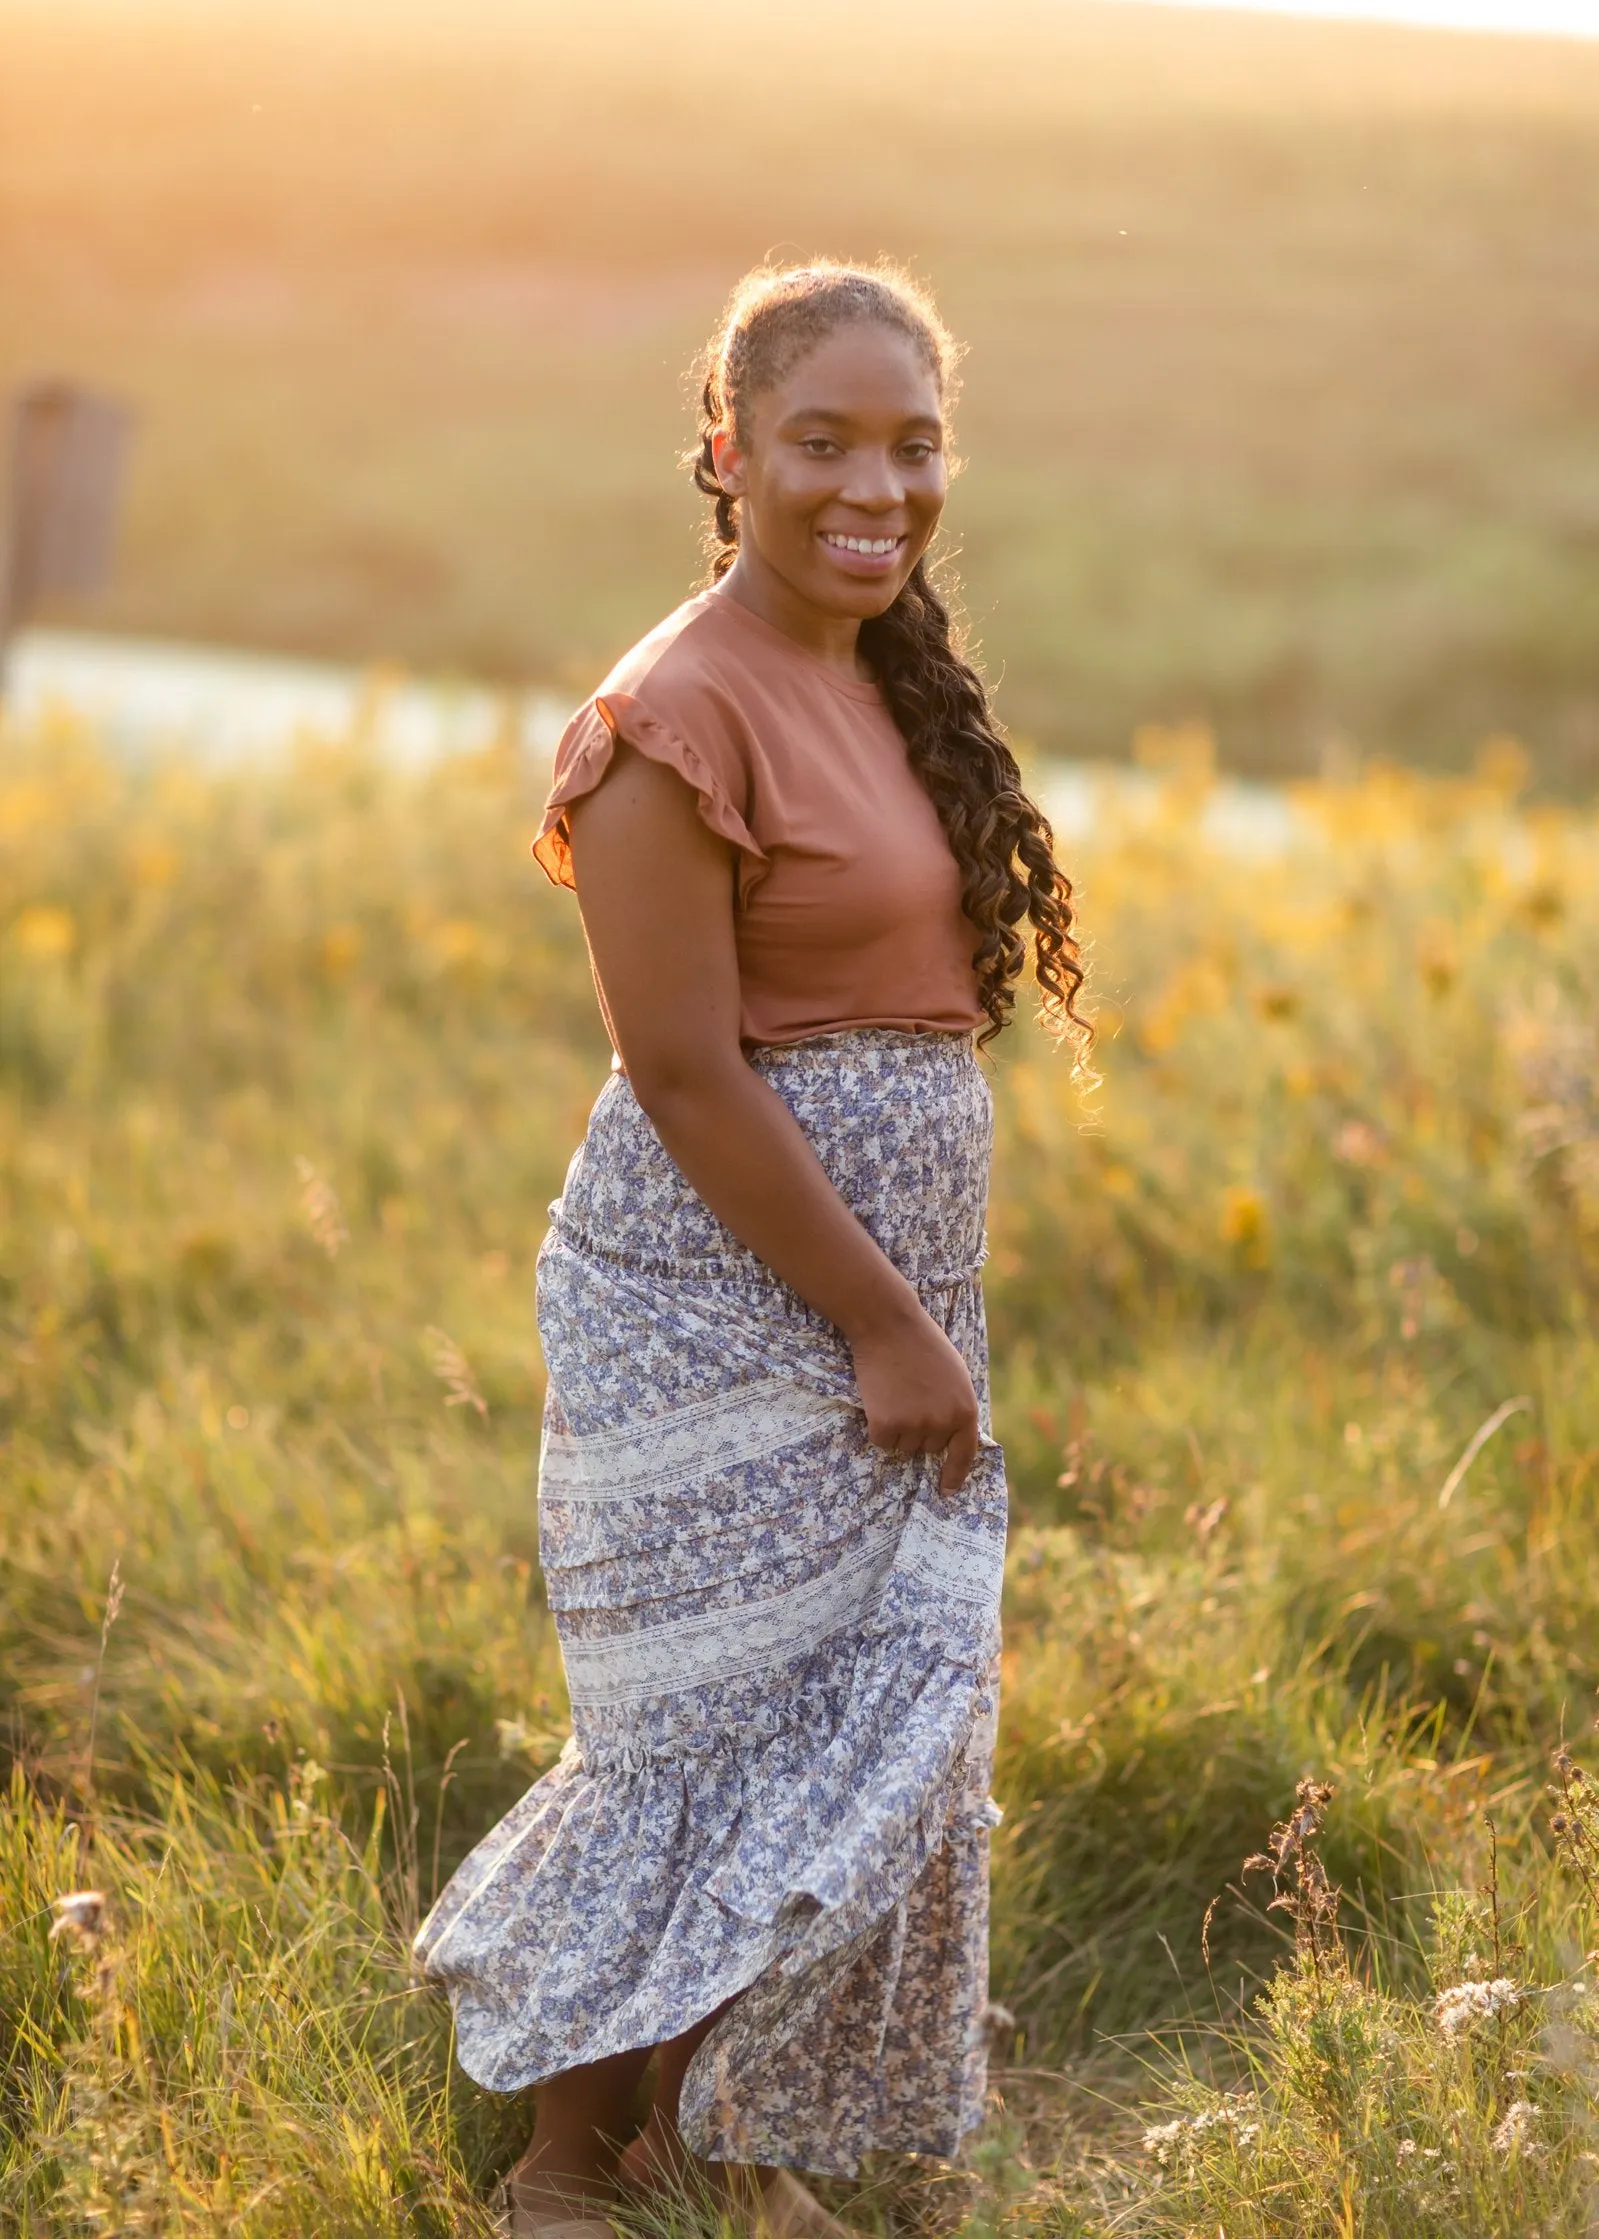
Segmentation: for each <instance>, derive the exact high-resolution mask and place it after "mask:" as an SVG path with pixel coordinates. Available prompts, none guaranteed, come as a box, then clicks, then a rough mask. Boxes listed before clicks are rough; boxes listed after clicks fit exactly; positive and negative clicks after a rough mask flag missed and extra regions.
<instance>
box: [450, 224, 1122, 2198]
mask: <svg viewBox="0 0 1599 2239" xmlns="http://www.w3.org/2000/svg"><path fill="white" fill-rule="evenodd" d="M951 357H952V352H951V348H950V344H949V340H948V337H947V336H946V335H945V333H944V331H943V329H942V327H941V326H940V325H939V323H938V320H937V317H936V314H935V313H934V312H933V310H932V307H931V305H930V304H928V303H927V302H926V301H925V300H924V299H923V298H922V297H920V296H919V295H918V294H917V293H916V292H915V291H914V290H913V289H912V288H911V287H910V285H909V284H908V283H906V282H905V281H903V280H901V279H900V278H898V277H897V276H895V277H890V276H886V275H884V274H882V273H877V272H859V271H854V270H851V269H848V268H840V267H835V266H819V267H812V268H807V269H805V270H803V271H799V272H790V273H770V272H763V273H758V274H756V275H754V276H752V278H751V280H750V281H748V282H747V283H746V284H745V286H744V287H743V288H742V289H741V290H740V291H739V293H738V295H737V296H736V297H735V299H734V303H733V307H732V310H731V313H730V315H729V318H728V321H727V324H726V327H725V328H724V330H723V333H722V335H721V336H720V338H719V340H718V342H717V344H716V346H715V348H714V350H713V353H712V361H711V366H710V370H709V374H708V377H707V380H706V384H705V392H704V404H705V417H704V425H703V428H702V433H701V443H700V447H699V449H698V450H697V452H695V453H694V454H693V466H694V472H695V477H696V480H697V481H698V483H699V485H700V487H701V488H702V489H703V490H705V491H706V493H707V495H709V496H711V497H713V498H714V500H715V512H714V540H715V542H714V555H715V556H714V564H713V571H712V572H713V581H712V583H711V585H710V587H709V588H707V589H706V590H704V591H702V592H700V593H699V594H698V596H696V597H694V598H691V599H690V600H689V601H688V602H687V604H686V605H684V606H682V607H680V608H678V610H677V611H676V613H674V614H672V615H670V616H669V617H668V618H667V620H666V621H665V622H663V623H662V624H661V625H660V627H659V628H658V629H656V630H654V631H652V632H651V634H650V635H649V636H648V637H647V638H645V639H644V640H643V642H642V643H641V644H640V645H638V646H636V647H634V649H633V651H632V652H631V653H629V654H628V655H627V656H626V657H625V658H624V659H623V660H622V661H621V662H620V663H619V664H618V666H617V668H616V669H615V670H613V672H612V674H611V676H610V677H609V678H607V680H606V681H605V683H604V684H603V685H602V687H601V689H600V690H599V692H598V693H596V694H595V696H594V698H593V699H592V700H591V701H590V702H589V703H588V704H587V706H586V707H585V708H583V709H582V710H581V711H580V712H579V714H578V715H577V717H576V718H575V719H574V721H573V723H572V725H571V727H570V728H569V730H568V732H567V734H566V736H565V738H564V739H563V741H562V743H561V748H560V751H559V753H558V755H557V759H556V779H555V785H554V789H553V791H552V793H551V795H550V799H549V802H548V804H547V806H546V810H545V815H544V820H543V825H542V829H541V831H540V833H539V837H538V839H537V841H536V843H535V847H536V852H537V854H538V857H539V860H540V861H541V862H542V863H543V865H544V867H545V869H546V870H547V871H548V872H549V873H550V875H551V877H552V878H554V879H556V880H557V881H558V882H559V883H561V884H564V885H569V886H575V887H576V888H577V890H578V894H579V899H580V902H581V906H582V912H583V923H584V930H585V932H586V934H587V936H588V943H589V949H590V954H591V957H592V961H593V965H594V976H595V983H596V986H597V988H598V991H599V997H600V1003H601V1007H602V1009H603V1011H604V1014H605V1018H606V1023H607V1025H608V1027H609V1029H610V1033H611V1038H612V1042H613V1044H614V1046H615V1050H616V1058H615V1061H614V1065H613V1071H612V1076H611V1079H610V1081H609V1082H608V1084H607V1085H606V1087H605V1088H604V1090H603V1091H602V1092H601V1095H600V1097H599V1100H598V1102H597V1103H596V1105H595V1107H594V1111H593V1114H592V1117H591V1119H590V1122H589V1128H588V1132H587V1135H586V1137H585V1139H584V1142H583V1144H582V1145H581V1147H580V1148H579V1150H578V1153H577V1155H576V1157H575V1158H574V1159H573V1161H572V1165H571V1168H570V1169H569V1171H568V1174H567V1178H566V1186H565V1189H564V1191H563V1193H562V1196H561V1199H560V1201H559V1203H558V1204H557V1205H556V1206H555V1207H554V1208H553V1226H552V1228H551V1230H550V1233H549V1236H548V1237H547V1238H546V1240H545V1244H544V1246H543V1249H542V1251H541V1254H540V1258H539V1329H540V1335H541V1338H542V1340H543V1345H544V1350H545V1355H546V1359H547V1364H548V1368H549V1398H548V1403H547V1413H546V1422H545V1442H544V1450H543V1456H542V1460H541V1466H540V1483H539V1502H540V1513H539V1530H540V1553H541V1558H542V1563H543V1568H544V1575H545V1580H546V1585H547V1590H548V1593H549V1598H550V1604H551V1607H552V1609H553V1610H554V1612H555V1618H556V1626H557V1631H558V1634H559V1637H560V1641H561V1648H562V1654H563V1657H564V1660H565V1666H566V1676H567V1683H568V1688H569V1691H570V1694H571V1700H572V1719H573V1736H572V1741H571V1743H570V1744H569V1746H568V1749H567V1751H566V1753H565V1755H564V1756H563V1758H562V1760H561V1762H560V1764H559V1765H557V1767H556V1768H555V1770H554V1771H553V1772H551V1773H550V1774H548V1775H547V1776H546V1778H545V1779H543V1780H542V1781H540V1782H539V1783H538V1784H537V1785H536V1786H535V1787H534V1788H533V1789H531V1790H530V1791H529V1793H528V1795H527V1796H525V1797H524V1798H523V1800H522V1802H521V1803H520V1804H518V1805H517V1807H516V1808H515V1810H514V1811H513V1812H512V1813H511V1814H510V1815H509V1816H508V1817H507V1818H506V1819H505V1820H504V1821H502V1822H501V1824H500V1825H499V1826H498V1827H496V1828H495V1829H493V1831H492V1832H491V1833H490V1834H489V1835H488V1836H487V1837H486V1838H485V1839H484V1840H483V1842H482V1843H480V1844H479V1846H478V1848H477V1849H476V1850H475V1851H474V1852H473V1854H472V1855H471V1857H469V1858H468V1859H467V1860H466V1862H465V1863H464V1865H463V1866H462V1867H461V1869H460V1871H459V1872H458V1873H457V1874H456V1876H455V1878H454V1879H453V1881H452V1882H451V1883H450V1885H449V1887H448V1888H447V1889H446V1890H445V1892H444V1894H443V1896H442V1897H441V1898H440V1900H439V1902H438V1904H437V1905H436V1906H435V1908H434V1911H433V1913H432V1914H431V1916H430V1917H429V1919H428V1920H427V1922H426V1923H425V1924H424V1926H423V1928H422V1931H421V1934H420V1936H419V1938H418V1950H419V1952H420V1954H421V1957H422V1959H423V1961H424V1964H425V1966H426V1968H427V1970H428V1972H429V1974H430V1975H431V1976H432V1977H433V1978H434V1979H435V1980H437V1981H439V1982H441V1983H443V1984H445V1985H446V1986H447V1987H448V1988H449V1989H450V1991H451V1994H452V1996H453V1998H454V2000H455V2007H456V2015H457V2025H458V2027H457V2041H458V2045H459V2050H460V2057H461V2060H462V2064H463V2066H464V2067H465V2068H466V2069H467V2071H468V2072H469V2073H470V2074H471V2075H472V2076H474V2077H475V2078H477V2080H478V2081H479V2082H481V2083H483V2084H485V2085H487V2086H488V2087H490V2088H491V2089H495V2090H514V2089H518V2088H520V2087H521V2086H523V2085H525V2084H528V2083H530V2082H537V2083H539V2084H540V2086H541V2088H540V2091H539V2094H538V2119H537V2125H536V2128H535V2131H534V2136H533V2141H532V2145H531V2147H530V2149H529V2151H528V2154H527V2156H526V2158H525V2159H524V2161H523V2162H522V2164H521V2166H520V2167H519V2169H518V2171H517V2172H516V2175H515V2177H514V2179H513V2185H512V2202H513V2208H512V2214H513V2226H514V2228H515V2230H516V2231H517V2232H518V2233H523V2234H553V2235H554V2239H563V2235H564V2239H584V2234H585V2233H587V2234H589V2235H590V2239H605V2234H606V2231H607V2225H606V2223H605V2221H604V2209H605V2206H606V2204H607V2203H612V2204H614V2203H615V2201H616V2200H617V2198H618V2196H619V2194H621V2195H625V2194H632V2195H634V2196H635V2197H636V2196H640V2195H648V2194H650V2193H652V2192H660V2191H662V2190H668V2191H670V2190H672V2189H676V2188H681V2187H682V2186H683V2185H684V2184H685V2182H687V2181H688V2180H690V2179H692V2180H693V2181H694V2183H695V2184H696V2185H698V2186H709V2187H711V2189H712V2190H713V2191H718V2192H719V2193H720V2196H721V2203H722V2205H723V2206H724V2207H726V2208H731V2210H732V2211H733V2213H734V2214H735V2215H736V2216H737V2217H738V2218H739V2219H741V2220H742V2221H744V2222H746V2223H748V2224H750V2225H751V2226H757V2227H760V2228H762V2229H765V2230H768V2231H777V2232H796V2231H802V2230H808V2231H811V2232H815V2233H822V2232H826V2231H828V2230H833V2231H835V2232H836V2231H837V2230H838V2228H839V2227H838V2226H837V2225H836V2224H835V2223H834V2222H833V2219H832V2218H831V2217H829V2216H828V2215H827V2213H826V2212H825V2211H824V2210H823V2208H822V2207H821V2206H820V2204H819V2203H818V2202H817V2201H816V2200H815V2198H814V2197H813V2196H812V2195H811V2194H810V2193H809V2192H808V2191H806V2189H805V2188H804V2187H803V2186H802V2185H801V2184H800V2183H799V2182H798V2181H797V2179H796V2178H794V2177H793V2176H792V2175H791V2174H790V2172H791V2171H792V2170H794V2169H796V2168H798V2169H809V2170H818V2171H823V2172H827V2173H831V2174H833V2175H840V2176H847V2175H849V2174H852V2173H853V2172H854V2171H855V2169H856V2168H857V2167H858V2165H859V2162H860V2158H861V2156H862V2155H863V2154H864V2153H867V2152H869V2151H873V2150H880V2149H888V2150H892V2151H897V2152H902V2153H928V2154H938V2155H947V2154H950V2153H953V2152H954V2151H955V2150H956V2149H957V2148H958V2146H959V2145H960V2142H961V2140H962V2138H963V2137H964V2136H965V2134H966V2133H967V2131H969V2130H970V2129H971V2127H972V2125H973V2124H974V2123H975V2122H976V2121H977V2120H978V2118H979V2115H980V2113H981V2109H982V2103H983V2078H984V2034H983V2030H984V2023H983V2015H984V2008H985V2001H986V1979H987V1919H988V1912H987V1904H988V1852H987V1829H988V1826H989V1824H990V1823H991V1820H992V1817H993V1810H992V1806H991V1805H990V1803H989V1801H988V1779H989V1766H990V1762H991V1758H992V1752H993V1738H994V1717H995V1685H996V1659H997V1650H998V1606H999V1585H1000V1572H1001V1566H1002V1560H1003V1554H1004V1543H1005V1476H1004V1464H1003V1459H1002V1456H1001V1454H1000V1451H999V1448H998V1447H997V1445H996V1444H995V1442H994V1440H993V1438H992V1436H991V1434H990V1430H989V1422H988V1404H987V1362H986V1353H985V1343H984V1336H983V1314H982V1301H981V1296H980V1292H979V1289H978V1279H977V1270H978V1267H979V1264H980V1262H981V1259H982V1256H983V1217H984V1205H985V1198H986V1190H987V1175H988V1154H989V1141H990V1129H991V1108H990V1103H989V1096H988V1089H987V1084H986V1082H985V1080H984V1078H983V1075H982V1072H981V1070H980V1069H979V1066H978V1064H977V1061H976V1052H975V1049H974V1034H976V1033H977V1031H978V1030H979V1029H981V1030H982V1032H981V1038H982V1039H984V1040H986V1039H988V1038H990V1037H991V1036H992V1035H993V1034H994V1033H997V1032H998V1031H999V1029H1000V1027H1001V1026H1002V1025H1003V1024H1004V1023H1005V1021H1006V1019H1007V1017H1008V1016H1009V1013H1010V1010H1011V1007H1012V1005H1013V1003H1014V999H1015V996H1014V989H1015V982H1016V980H1017V978H1018V977H1019V975H1020V972H1021V970H1022V968H1023V964H1024V962H1025V951H1024V948H1023V943H1022V939H1021V935H1020V932H1019V930H1018V929H1019V927H1020V926H1021V925H1022V924H1023V923H1024V921H1026V922H1030V926H1031V930H1032V934H1033V947H1034V955H1035V968H1036V973H1037V978H1038V981H1039V983H1040V986H1041V990H1042V994H1043V999H1044V1007H1045V1011H1046V1015H1048V1016H1049V1017H1050V1018H1051V1019H1052V1021H1053V1023H1054V1024H1055V1025H1056V1027H1057V1028H1058V1030H1059V1031H1060V1032H1061V1033H1062V1034H1063V1035H1065V1036H1067V1037H1068V1038H1072V1037H1077V1038H1080V1036H1081V1032H1082V1030H1081V1028H1080V1025H1079V1022H1078V1020H1077V1017H1076V1013H1075V1010H1074V1008H1073V999H1074V997H1075V995H1076V992H1077V988H1078V986H1079V984H1080V980H1081V971H1080V967H1079V965H1078V962H1077V954H1076V947H1075V943H1074V940H1073V935H1072V913H1071V904H1070V890H1069V888H1068V886H1067V884H1066V881H1065V879H1064V878H1063V877H1062V875H1061V873H1060V871H1059V870H1058V868H1057V867H1056V864H1055V861H1054V856H1053V854H1052V851H1051V843H1050V833H1049V827H1048V825H1047V824H1046V823H1045V822H1044V819H1043V818H1042V817H1041V816H1040V814H1039V812H1038V811H1037V809H1036V808H1035V807H1034V806H1033V805H1032V803H1031V802H1030V801H1029V800H1028V799H1027V797H1026V795H1025V794H1024V793H1023V792H1022V790H1021V785H1020V780H1019V775H1018V771H1017V767H1016V763H1015V761H1014V759H1013V758H1012V756H1011V754H1010V751H1009V749H1008V748H1007V747H1006V745H1005V743H1004V741H1003V739H1002V738H1001V736H1000V734H999V732H998V731H997V730H996V728H995V726H994V723H993V721H992V719H991V717H990V715H989V712H988V708H987V703H986V700H985V697H984V693H983V689H982V686H981V684H980V683H979V681H978V679H977V677H976V675H975V674H974V672H973V671H972V669H971V668H970V667H969V666H968V665H967V664H966V662H965V661H964V660H963V659H962V658H961V657H960V655H959V653H958V652H957V651H956V649H955V648H954V647H953V645H952V644H951V641H950V630H949V619H948V615H947V613H946V612H945V609H944V607H943V605H942V603H941V602H940V600H939V598H938V596H937V593H936V591H935V590H934V588H933V585H932V582H931V580H930V578H929V576H928V573H927V569H926V555H927V550H928V546H929V544H930V542H931V539H932V537H933V534H934V532H935V530H936V528H937V526H938V520H939V515H940V512H941V510H942V508H943V503H944V495H945V488H946V482H947V462H946V450H945V426H944V412H945V404H946V399H947V392H948V373H949V367H950V363H951ZM652 2054H655V2055H657V2056H658V2068H657V2080H656V2088H655V2095H654V2103H653V2107H652V2110H651V2113H650V2117H649V2120H648V2122H647V2124H646V2126H645V2128H644V2131H643V2133H642V2134H641V2135H640V2136H639V2137H638V2138H636V2139H634V2140H632V2141H631V2142H630V2143H628V2144H626V2146H625V2148H624V2147H623V2146H622V2139H623V2137H624V2135H625V2126H626V2121H627V2114H628V2110H629V2106H630V2103H631V2099H632V2094H633V2093H634V2091H635V2090H636V2088H637V2086H638V2084H639V2081H640V2079H641V2077H642V2076H643V2073H644V2070H645V2067H646V2064H647V2063H648V2062H649V2060H650V2059H651V2056H652Z"/></svg>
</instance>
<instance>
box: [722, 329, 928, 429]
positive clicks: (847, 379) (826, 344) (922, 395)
mask: <svg viewBox="0 0 1599 2239" xmlns="http://www.w3.org/2000/svg"><path fill="white" fill-rule="evenodd" d="M765 401H766V402H767V403H768V405H769V406H770V407H772V408H775V411H776V413H777V415H778V416H779V417H781V418H783V419H790V418H792V417H794V416H795V415H796V414H811V415H814V416H815V417H816V418H818V419H833V420H845V419H865V418H883V417H890V418H896V419H923V420H930V421H932V422H934V423H935V424H938V423H941V421H942V418H943V411H942V398H941V395H940V389H939V380H938V375H937V372H936V371H935V370H934V368H933V367H932V366H931V365H930V364H929V363H928V360H927V356H926V353H925V351H924V350H923V349H922V348H921V346H920V345H919V344H918V343H917V341H916V340H915V338H914V337H913V336H911V335H908V334H904V333H901V332H900V331H898V330H897V329H896V328H894V327H890V326H885V325H882V324H880V323H878V322H876V321H872V322H867V321H852V322H851V323H850V324H849V325H848V326H844V327H837V328H835V329H834V331H833V332H832V333H831V334H828V335H824V336H823V337H822V339H821V340H820V341H819V342H817V343H816V344H815V345H814V346H813V347H812V348H811V349H809V350H807V351H805V352H804V353H803V355H801V356H800V357H798V358H797V359H796V360H795V361H794V363H793V364H792V365H790V366H788V367H787V368H786V369H785V370H784V372H783V373H782V374H781V376H780V377H779V378H778V379H777V380H776V381H774V382H773V383H772V385H771V388H770V389H769V391H768V392H767V397H766V400H765Z"/></svg>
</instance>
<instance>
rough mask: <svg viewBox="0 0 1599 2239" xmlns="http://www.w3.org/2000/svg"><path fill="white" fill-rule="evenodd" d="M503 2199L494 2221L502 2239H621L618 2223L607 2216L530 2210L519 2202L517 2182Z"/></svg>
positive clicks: (508, 2189) (512, 2184)
mask: <svg viewBox="0 0 1599 2239" xmlns="http://www.w3.org/2000/svg"><path fill="white" fill-rule="evenodd" d="M503 2197H504V2202H505V2205H504V2207H503V2208H502V2209H501V2210H500V2212H499V2214H498V2215H497V2216H496V2217H495V2219H494V2220H495V2223H496V2225H497V2226H498V2228H499V2231H500V2235H501V2239H618V2233H617V2229H616V2226H615V2224H614V2223H611V2222H609V2221H608V2220H607V2219H606V2218H605V2217H604V2216H599V2215H593V2216H574V2215H571V2214H563V2213H562V2212H561V2210H560V2209H558V2208H530V2207H528V2206H527V2205H526V2204H525V2203H524V2202H522V2201H519V2200H518V2199H517V2197H516V2186H515V2184H514V2183H507V2185H506V2187H505V2191H504V2196H503Z"/></svg>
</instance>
